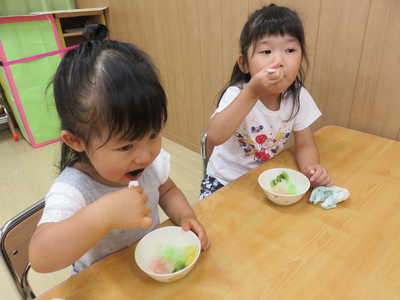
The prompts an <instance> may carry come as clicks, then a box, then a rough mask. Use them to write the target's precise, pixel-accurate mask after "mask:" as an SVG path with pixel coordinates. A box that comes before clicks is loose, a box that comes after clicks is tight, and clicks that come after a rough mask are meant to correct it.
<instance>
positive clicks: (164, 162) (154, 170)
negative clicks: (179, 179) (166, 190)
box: [145, 148, 170, 184]
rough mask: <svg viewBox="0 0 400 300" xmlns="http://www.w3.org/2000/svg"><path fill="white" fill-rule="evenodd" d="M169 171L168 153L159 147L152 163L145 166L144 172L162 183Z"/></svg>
mask: <svg viewBox="0 0 400 300" xmlns="http://www.w3.org/2000/svg"><path fill="white" fill-rule="evenodd" d="M169 171H170V154H169V153H168V152H167V151H165V150H164V149H163V148H161V151H160V153H159V154H158V155H157V157H156V158H155V160H154V161H153V162H152V164H151V165H150V166H149V167H147V169H146V172H145V174H146V175H147V176H150V177H152V179H153V180H154V179H155V180H157V181H158V182H159V183H160V184H163V183H164V182H165V181H166V180H167V179H168V177H169Z"/></svg>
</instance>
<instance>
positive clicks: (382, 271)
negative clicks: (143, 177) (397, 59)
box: [39, 126, 400, 300]
mask: <svg viewBox="0 0 400 300" xmlns="http://www.w3.org/2000/svg"><path fill="white" fill-rule="evenodd" d="M315 138H316V142H317V144H318V147H319V151H320V155H321V163H322V164H323V165H324V166H325V167H326V168H327V169H328V170H329V172H330V174H331V176H332V177H333V178H334V181H335V183H336V185H338V186H342V187H346V188H347V189H349V191H350V193H351V196H350V198H349V199H348V200H346V201H345V202H342V203H340V204H339V205H338V207H337V208H335V209H331V210H324V209H322V208H321V207H319V206H314V205H312V204H310V203H308V202H307V199H308V197H309V193H307V194H306V196H305V197H304V198H303V199H302V200H301V201H300V202H298V203H296V204H294V205H291V206H285V207H284V206H277V205H274V204H272V203H271V202H270V201H268V200H267V199H266V198H265V197H264V194H263V192H262V190H261V188H260V187H259V186H258V183H257V177H258V175H259V174H260V173H261V172H262V171H263V170H265V169H269V168H276V167H288V168H294V169H296V164H295V160H294V157H293V154H292V153H291V152H290V151H285V152H283V153H281V154H280V155H279V156H278V157H276V158H274V159H272V160H271V161H268V162H267V163H265V164H263V165H262V166H260V167H259V168H257V169H255V170H252V171H251V172H249V173H248V174H246V175H244V176H243V177H241V178H239V179H238V180H237V181H235V182H233V183H232V184H230V185H228V186H226V187H225V188H223V189H222V190H220V191H218V192H216V193H215V194H213V195H212V196H210V197H208V198H207V199H205V200H203V201H202V202H200V203H199V204H197V205H195V211H196V213H197V215H198V218H199V219H200V220H201V222H202V223H203V224H204V226H205V227H206V229H207V232H208V234H209V238H210V239H211V242H212V246H211V248H210V250H209V251H208V252H206V253H202V255H201V256H200V259H199V261H198V262H197V264H196V266H195V267H194V269H193V270H192V271H191V272H190V273H189V274H188V275H187V276H186V277H185V278H183V279H181V280H178V281H176V282H173V283H159V282H156V281H154V280H153V279H151V278H149V277H147V276H146V275H145V274H144V273H142V272H141V271H140V270H139V269H138V267H137V266H136V264H135V262H134V260H133V249H134V246H132V247H130V248H128V249H125V250H122V251H120V252H118V253H114V254H112V255H110V256H109V257H107V258H105V259H104V260H102V261H100V262H98V263H97V264H95V265H93V266H91V267H90V268H88V269H86V270H84V271H83V272H81V273H80V274H78V275H76V276H73V277H71V278H70V279H68V280H67V281H65V282H63V283H62V284H60V285H59V286H57V287H55V288H54V289H52V290H50V291H49V292H48V293H46V294H44V295H42V296H41V297H40V298H39V299H40V300H50V299H52V298H64V299H67V300H78V299H79V300H102V299H107V300H113V299H116V300H117V299H118V300H122V299H207V300H211V299H296V300H300V299H307V300H310V299H324V300H329V299H334V300H338V299H341V300H343V299H352V300H354V299H363V300H366V299H374V300H376V299H385V300H391V299H396V300H398V299H400V255H399V249H400V234H399V228H400V211H399V209H400V159H399V156H400V143H399V142H396V141H393V140H389V139H385V138H382V137H377V136H373V135H369V134H365V133H361V132H358V131H354V130H350V129H345V128H341V127H336V126H328V127H324V128H322V129H320V130H318V131H317V132H316V133H315ZM193 184H198V183H193Z"/></svg>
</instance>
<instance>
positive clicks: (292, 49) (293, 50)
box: [286, 48, 297, 53]
mask: <svg viewBox="0 0 400 300" xmlns="http://www.w3.org/2000/svg"><path fill="white" fill-rule="evenodd" d="M296 51H297V50H296V49H295V48H289V49H287V50H286V52H287V53H294V52H296Z"/></svg>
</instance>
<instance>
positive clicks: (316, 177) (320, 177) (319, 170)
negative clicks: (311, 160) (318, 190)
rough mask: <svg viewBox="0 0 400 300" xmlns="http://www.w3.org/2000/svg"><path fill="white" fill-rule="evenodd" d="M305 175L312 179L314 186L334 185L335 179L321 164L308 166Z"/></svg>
mask: <svg viewBox="0 0 400 300" xmlns="http://www.w3.org/2000/svg"><path fill="white" fill-rule="evenodd" d="M305 175H306V176H307V177H308V178H309V179H310V182H311V185H312V186H313V187H317V186H331V185H333V181H332V179H331V177H330V176H329V174H328V171H326V169H325V168H324V167H323V166H321V165H319V164H316V165H312V166H308V167H307V169H306V172H305Z"/></svg>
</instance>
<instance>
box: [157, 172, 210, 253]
mask: <svg viewBox="0 0 400 300" xmlns="http://www.w3.org/2000/svg"><path fill="white" fill-rule="evenodd" d="M159 190H160V201H159V203H160V206H161V208H162V209H163V210H164V211H165V213H166V214H167V215H168V216H169V217H170V218H171V221H172V222H173V223H174V224H177V225H180V226H182V228H183V229H184V230H192V231H193V232H194V233H196V234H197V236H198V237H199V239H200V242H201V248H202V249H203V250H207V248H208V247H209V241H208V238H207V233H206V231H205V230H204V228H203V226H202V225H201V223H200V222H199V221H198V220H197V218H196V215H195V213H194V211H193V209H192V208H191V207H190V205H189V203H188V201H187V199H186V197H185V195H184V194H183V193H182V192H181V190H180V189H179V188H178V187H177V186H176V185H175V183H174V182H173V181H172V180H171V179H170V178H168V179H167V181H166V182H165V183H163V184H162V185H161V186H160V189H159Z"/></svg>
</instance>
